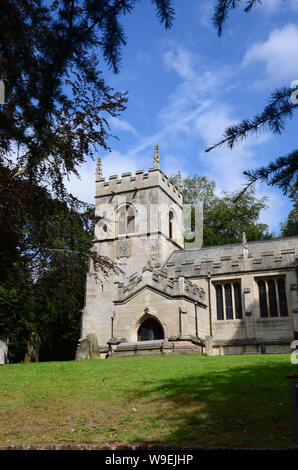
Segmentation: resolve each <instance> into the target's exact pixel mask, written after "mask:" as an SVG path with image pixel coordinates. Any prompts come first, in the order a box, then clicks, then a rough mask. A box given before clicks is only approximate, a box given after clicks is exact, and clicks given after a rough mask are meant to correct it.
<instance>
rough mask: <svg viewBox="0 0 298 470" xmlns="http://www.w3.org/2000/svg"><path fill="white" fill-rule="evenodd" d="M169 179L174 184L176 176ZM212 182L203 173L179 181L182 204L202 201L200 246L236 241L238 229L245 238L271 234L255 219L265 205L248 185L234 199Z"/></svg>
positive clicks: (232, 194)
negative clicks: (242, 192)
mask: <svg viewBox="0 0 298 470" xmlns="http://www.w3.org/2000/svg"><path fill="white" fill-rule="evenodd" d="M171 181H172V182H173V183H174V184H176V185H177V176H172V177H171ZM215 189H216V186H215V182H214V181H208V180H207V178H206V177H205V176H198V175H194V177H193V178H191V177H187V178H185V179H184V180H183V181H182V195H183V203H184V204H192V205H194V204H197V203H199V202H201V203H203V224H204V225H203V246H212V245H221V244H224V243H239V242H241V241H242V233H243V232H245V233H246V237H247V240H248V241H253V240H264V239H268V238H272V236H273V234H272V233H269V232H268V226H267V225H266V224H261V223H258V219H259V215H260V213H261V211H262V210H263V209H265V208H266V207H267V206H266V198H265V197H264V198H261V199H257V198H256V197H255V191H254V189H253V188H250V190H248V191H247V192H246V193H245V194H243V195H242V196H241V197H240V198H239V199H238V201H237V202H236V203H235V197H236V195H237V193H236V192H233V193H230V194H229V193H227V192H224V193H223V194H222V195H221V196H217V195H216V193H215Z"/></svg>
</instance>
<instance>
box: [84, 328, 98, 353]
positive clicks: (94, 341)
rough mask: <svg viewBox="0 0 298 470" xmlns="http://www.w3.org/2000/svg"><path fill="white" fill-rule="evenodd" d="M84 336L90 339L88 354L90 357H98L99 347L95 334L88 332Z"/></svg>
mask: <svg viewBox="0 0 298 470" xmlns="http://www.w3.org/2000/svg"><path fill="white" fill-rule="evenodd" d="M86 338H87V339H88V340H89V341H90V343H91V345H90V355H91V358H99V347H98V341H97V336H96V334H95V333H89V334H88V335H87V336H86Z"/></svg>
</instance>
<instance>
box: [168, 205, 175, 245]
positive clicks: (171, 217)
mask: <svg viewBox="0 0 298 470" xmlns="http://www.w3.org/2000/svg"><path fill="white" fill-rule="evenodd" d="M173 225H174V214H173V212H172V211H170V212H169V239H170V240H173V238H174V230H173Z"/></svg>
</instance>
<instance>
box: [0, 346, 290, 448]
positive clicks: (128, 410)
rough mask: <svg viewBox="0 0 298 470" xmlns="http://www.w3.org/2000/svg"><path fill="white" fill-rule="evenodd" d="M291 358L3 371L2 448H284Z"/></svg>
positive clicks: (149, 359)
mask: <svg viewBox="0 0 298 470" xmlns="http://www.w3.org/2000/svg"><path fill="white" fill-rule="evenodd" d="M297 369H298V367H297V366H294V365H292V364H291V362H290V356H289V355H286V354H284V355H247V356H245V355H243V356H223V357H205V356H183V355H180V356H178V355H177V356H175V355H170V356H146V357H135V358H122V359H112V360H110V359H109V360H95V359H94V360H90V361H84V362H52V363H38V364H9V365H5V366H2V367H1V368H0V444H1V445H8V444H20V443H70V442H71V443H96V444H98V445H103V444H107V443H112V442H113V443H114V442H116V443H119V444H120V443H123V444H124V443H172V444H176V445H179V444H192V445H195V444H197V445H217V446H219V445H224V446H255V447H256V446H257V447H274V446H275V447H289V446H291V432H292V429H291V405H290V387H289V384H288V381H287V379H286V377H285V375H286V374H287V373H293V372H296V373H297Z"/></svg>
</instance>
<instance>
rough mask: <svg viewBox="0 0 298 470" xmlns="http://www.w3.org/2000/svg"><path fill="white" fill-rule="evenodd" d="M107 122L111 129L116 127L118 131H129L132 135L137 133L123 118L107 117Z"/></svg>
mask: <svg viewBox="0 0 298 470" xmlns="http://www.w3.org/2000/svg"><path fill="white" fill-rule="evenodd" d="M109 122H110V125H111V127H112V129H116V130H120V131H127V132H131V133H132V134H134V135H138V132H137V130H136V129H135V128H134V127H133V126H132V125H131V124H129V122H127V121H125V120H124V119H118V118H116V117H111V118H110V119H109Z"/></svg>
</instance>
